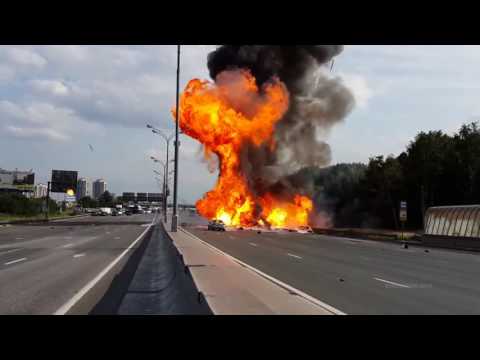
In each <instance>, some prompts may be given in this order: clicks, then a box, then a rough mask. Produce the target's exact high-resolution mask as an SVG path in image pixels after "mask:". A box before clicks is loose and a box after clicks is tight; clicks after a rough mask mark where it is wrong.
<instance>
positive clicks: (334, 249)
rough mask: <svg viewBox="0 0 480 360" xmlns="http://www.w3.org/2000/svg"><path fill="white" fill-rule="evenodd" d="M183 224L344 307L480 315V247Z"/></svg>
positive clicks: (193, 220) (190, 218)
mask: <svg viewBox="0 0 480 360" xmlns="http://www.w3.org/2000/svg"><path fill="white" fill-rule="evenodd" d="M180 215H181V221H182V222H183V223H188V224H195V225H192V226H187V227H186V229H187V230H189V231H190V232H191V233H193V234H194V235H196V236H197V237H199V238H201V239H202V240H204V241H206V242H208V243H210V244H212V245H213V246H215V247H217V248H218V249H220V250H222V251H224V252H226V253H228V254H230V255H232V256H234V257H236V258H237V259H239V260H241V261H243V262H245V263H247V264H249V265H251V266H253V267H255V268H257V269H259V270H261V271H263V272H264V273H266V274H268V275H270V276H273V277H275V278H277V279H278V280H281V281H283V282H284V283H287V284H289V285H291V286H293V287H295V288H297V289H299V290H301V291H303V292H305V293H307V294H309V295H311V296H314V297H316V298H317V299H319V300H321V301H323V302H325V303H327V304H329V305H331V306H333V307H335V308H337V309H339V310H341V311H343V312H345V313H347V314H480V280H479V279H480V254H479V253H468V252H461V251H454V250H440V249H431V248H430V249H426V248H423V247H412V246H410V247H409V248H408V249H404V248H403V247H401V246H400V245H397V244H392V243H387V242H380V241H368V240H356V239H346V238H338V237H333V236H323V235H316V234H298V233H288V232H286V233H267V232H263V233H261V234H258V233H257V232H254V231H247V230H244V231H227V232H212V231H206V227H205V225H204V223H205V222H204V221H202V220H199V219H198V216H196V215H192V214H190V213H188V212H182V213H181V214H180Z"/></svg>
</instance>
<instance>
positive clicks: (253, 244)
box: [249, 243, 258, 247]
mask: <svg viewBox="0 0 480 360" xmlns="http://www.w3.org/2000/svg"><path fill="white" fill-rule="evenodd" d="M249 244H250V245H252V246H255V247H257V246H258V245H257V244H255V243H249Z"/></svg>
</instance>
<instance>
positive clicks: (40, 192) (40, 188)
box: [33, 184, 47, 199]
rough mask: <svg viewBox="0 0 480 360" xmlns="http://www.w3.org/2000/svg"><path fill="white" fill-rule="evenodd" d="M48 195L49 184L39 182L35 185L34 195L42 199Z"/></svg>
mask: <svg viewBox="0 0 480 360" xmlns="http://www.w3.org/2000/svg"><path fill="white" fill-rule="evenodd" d="M46 196H47V185H45V184H37V185H35V186H34V187H33V197H34V198H36V199H41V198H44V197H46Z"/></svg>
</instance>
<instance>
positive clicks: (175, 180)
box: [172, 45, 180, 232]
mask: <svg viewBox="0 0 480 360" xmlns="http://www.w3.org/2000/svg"><path fill="white" fill-rule="evenodd" d="M179 88H180V45H177V92H176V95H177V96H176V98H177V101H176V111H175V174H174V178H173V213H172V232H176V231H177V223H178V214H177V206H178V204H177V198H178V147H179V146H180V144H179V142H178V128H179V126H178V102H179Z"/></svg>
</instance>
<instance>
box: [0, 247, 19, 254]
mask: <svg viewBox="0 0 480 360" xmlns="http://www.w3.org/2000/svg"><path fill="white" fill-rule="evenodd" d="M20 250H23V248H20V249H11V250H7V251H3V252H2V251H0V255H5V254H10V253H13V252H17V251H20Z"/></svg>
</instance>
